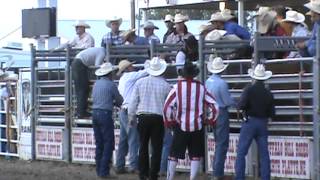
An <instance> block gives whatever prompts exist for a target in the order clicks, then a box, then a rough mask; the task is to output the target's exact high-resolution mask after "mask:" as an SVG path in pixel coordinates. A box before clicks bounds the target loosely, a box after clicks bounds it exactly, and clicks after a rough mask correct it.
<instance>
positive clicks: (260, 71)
mask: <svg viewBox="0 0 320 180" xmlns="http://www.w3.org/2000/svg"><path fill="white" fill-rule="evenodd" d="M248 74H249V76H250V77H251V78H253V79H257V80H267V79H269V78H270V77H271V76H272V72H271V71H266V70H265V68H264V65H263V64H258V65H257V66H256V67H255V68H254V69H252V68H250V69H248Z"/></svg>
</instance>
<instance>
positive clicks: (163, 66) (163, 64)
mask: <svg viewBox="0 0 320 180" xmlns="http://www.w3.org/2000/svg"><path fill="white" fill-rule="evenodd" d="M160 63H161V68H160V69H159V70H157V71H155V70H153V69H150V60H147V61H146V62H145V63H144V68H145V70H146V71H147V73H148V74H150V75H152V76H160V75H161V74H163V73H164V72H165V71H166V69H167V63H166V62H165V61H160Z"/></svg>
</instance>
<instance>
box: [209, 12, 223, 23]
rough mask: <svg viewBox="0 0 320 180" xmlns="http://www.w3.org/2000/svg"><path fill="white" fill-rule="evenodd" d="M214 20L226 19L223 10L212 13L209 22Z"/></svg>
mask: <svg viewBox="0 0 320 180" xmlns="http://www.w3.org/2000/svg"><path fill="white" fill-rule="evenodd" d="M213 21H223V22H224V21H226V19H225V17H224V16H223V15H222V13H221V12H216V13H213V14H212V15H211V18H210V20H209V22H213Z"/></svg>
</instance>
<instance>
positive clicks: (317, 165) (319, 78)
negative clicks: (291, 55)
mask: <svg viewBox="0 0 320 180" xmlns="http://www.w3.org/2000/svg"><path fill="white" fill-rule="evenodd" d="M316 47H317V48H316V57H315V58H314V59H313V167H314V169H312V170H311V172H312V173H313V178H312V179H316V180H319V179H320V174H319V173H320V172H319V170H320V162H319V153H320V151H319V143H320V141H319V113H320V111H319V110H320V109H319V102H320V95H319V83H320V73H319V70H320V67H319V60H320V49H319V48H320V28H318V29H317V39H316Z"/></svg>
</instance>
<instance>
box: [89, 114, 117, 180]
mask: <svg viewBox="0 0 320 180" xmlns="http://www.w3.org/2000/svg"><path fill="white" fill-rule="evenodd" d="M92 112H93V114H92V124H93V131H94V137H95V140H96V157H95V159H96V172H97V175H98V176H101V177H103V176H107V175H109V170H110V168H109V162H110V160H111V156H112V151H113V149H114V124H113V120H112V111H108V110H98V109H93V111H92Z"/></svg>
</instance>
